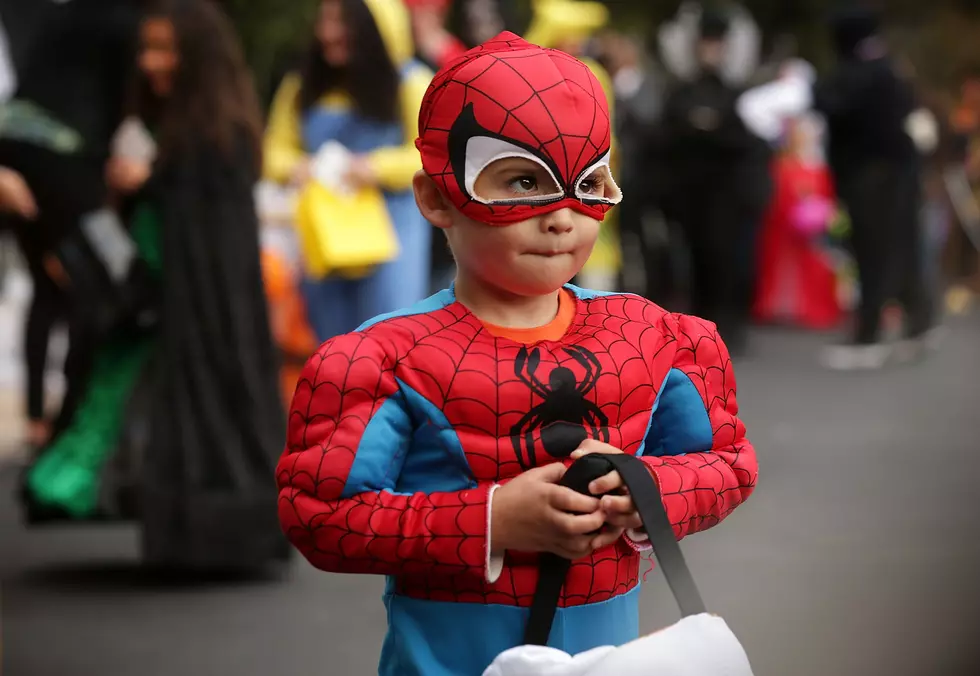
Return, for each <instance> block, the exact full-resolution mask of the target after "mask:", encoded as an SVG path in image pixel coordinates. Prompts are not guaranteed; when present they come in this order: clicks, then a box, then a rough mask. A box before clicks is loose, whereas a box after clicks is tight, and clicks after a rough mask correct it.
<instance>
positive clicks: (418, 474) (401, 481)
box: [395, 381, 476, 493]
mask: <svg viewBox="0 0 980 676" xmlns="http://www.w3.org/2000/svg"><path fill="white" fill-rule="evenodd" d="M398 385H399V387H400V388H401V391H402V393H403V394H404V397H405V401H406V403H407V404H408V410H409V411H410V412H411V413H410V415H411V417H412V419H413V420H414V421H415V432H414V436H413V437H412V442H411V448H412V453H411V454H410V455H409V456H408V458H406V460H405V462H404V464H403V465H402V468H401V475H400V476H399V477H398V483H397V485H396V486H395V490H397V491H398V492H400V493H415V492H419V491H420V492H424V493H439V492H449V491H461V490H464V489H467V488H475V487H476V480H475V479H474V478H473V473H472V471H471V470H470V466H469V463H468V462H467V461H466V454H465V453H464V452H463V445H462V444H461V443H460V441H459V436H458V435H457V434H456V430H454V429H453V428H452V426H451V425H450V424H449V420H447V419H446V414H445V413H443V412H442V411H441V410H440V409H439V408H438V407H436V406H435V405H434V404H433V403H432V402H430V401H429V400H428V399H426V398H425V397H423V396H422V395H421V394H419V393H418V392H416V391H415V390H413V389H412V388H410V387H409V386H408V385H406V384H405V383H403V382H401V381H399V383H398Z"/></svg>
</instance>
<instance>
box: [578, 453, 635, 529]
mask: <svg viewBox="0 0 980 676" xmlns="http://www.w3.org/2000/svg"><path fill="white" fill-rule="evenodd" d="M590 453H604V454H606V455H615V454H617V453H622V451H621V450H620V449H618V448H616V447H614V446H610V445H609V444H604V443H602V442H601V441H596V440H595V439H586V440H585V441H583V442H582V443H581V445H580V446H579V447H578V450H576V451H575V452H574V453H572V460H578V459H579V458H581V457H582V456H583V455H588V454H590ZM589 492H590V493H592V494H593V495H603V494H604V493H612V495H603V497H602V502H601V504H600V509H601V510H602V512H603V513H604V514H605V521H606V523H607V524H609V525H610V526H612V527H614V528H618V529H620V534H622V533H623V531H624V530H627V529H629V530H642V529H643V520H642V519H640V514H639V512H637V511H636V505H634V504H633V498H632V497H631V496H630V494H629V491H628V490H627V489H626V487H625V486H624V485H623V477H621V476H619V472H617V471H615V470H613V471H612V472H610V473H609V474H606V475H605V476H601V477H599V478H598V479H596V480H595V481H593V482H592V483H590V484H589Z"/></svg>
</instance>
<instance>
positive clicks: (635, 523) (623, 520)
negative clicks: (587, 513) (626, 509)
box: [606, 512, 643, 530]
mask: <svg viewBox="0 0 980 676" xmlns="http://www.w3.org/2000/svg"><path fill="white" fill-rule="evenodd" d="M606 523H608V524H609V525H610V526H616V527H617V528H629V529H630V530H639V529H640V528H643V519H641V518H640V515H639V513H637V512H631V513H629V514H612V515H609V514H607V515H606Z"/></svg>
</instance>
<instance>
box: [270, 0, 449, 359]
mask: <svg viewBox="0 0 980 676" xmlns="http://www.w3.org/2000/svg"><path fill="white" fill-rule="evenodd" d="M413 51H414V48H413V46H412V37H411V25H410V21H409V16H408V12H407V11H406V9H405V7H404V5H403V4H402V2H401V0H323V1H322V2H321V3H320V11H319V16H318V18H317V22H316V28H315V39H314V40H313V42H312V44H311V46H310V50H309V53H308V54H307V56H306V61H305V64H304V65H303V67H302V69H301V70H300V71H299V72H297V73H293V74H291V75H288V76H287V77H286V78H285V79H284V80H283V82H282V84H281V85H280V87H279V91H278V92H277V94H276V97H275V100H274V102H273V106H272V112H271V116H270V120H269V127H268V130H267V132H266V138H265V163H264V173H265V176H266V178H268V179H269V180H272V181H275V182H277V183H280V184H287V183H291V184H294V185H297V186H301V185H304V184H306V183H307V182H308V181H310V180H311V177H312V175H313V173H314V169H313V166H314V164H313V157H314V156H315V155H316V154H317V152H318V151H319V150H320V149H321V148H323V147H324V146H325V144H328V143H334V144H339V145H340V146H343V147H344V148H345V149H346V151H347V152H348V153H350V154H351V160H350V162H349V166H348V168H347V170H346V172H345V175H344V176H342V177H339V178H340V179H341V180H342V182H343V183H344V184H345V185H347V186H349V187H350V188H353V189H358V188H374V189H378V190H380V191H381V192H382V194H383V197H384V205H385V208H386V210H387V214H388V216H389V217H390V221H391V225H392V226H393V229H394V231H395V233H396V235H397V239H398V244H399V248H400V253H399V255H398V256H397V258H395V259H394V260H391V261H389V262H385V263H381V264H379V265H377V266H374V267H373V268H372V269H371V270H370V271H369V272H368V273H367V274H366V275H348V276H347V277H344V276H338V275H328V276H325V277H321V278H317V277H315V276H310V278H308V279H307V280H306V281H305V283H304V296H305V300H306V304H307V313H308V315H309V318H310V323H311V325H312V326H313V329H314V331H315V332H316V334H317V336H318V338H319V339H320V340H326V339H327V338H330V337H332V336H334V335H338V334H341V333H346V332H348V331H351V330H353V329H355V328H357V326H358V325H359V324H360V323H362V322H363V321H365V320H367V319H369V318H371V317H374V316H376V315H379V314H382V313H384V312H389V311H391V310H394V309H397V308H399V307H405V306H408V305H411V304H412V303H414V302H416V301H418V300H420V299H421V298H422V297H423V296H424V295H426V293H427V291H428V284H429V273H430V265H429V260H430V246H431V237H432V234H431V226H429V224H428V223H426V222H425V221H424V220H423V219H422V217H421V215H420V214H419V212H418V209H417V207H416V206H415V198H414V195H413V193H412V188H411V186H412V177H413V176H414V174H415V172H416V171H418V170H419V169H420V168H421V162H420V159H419V155H418V151H417V150H416V149H415V146H414V142H415V138H416V136H417V133H418V114H419V107H420V105H421V101H422V97H423V95H424V94H425V90H426V88H427V86H428V83H429V81H430V80H431V72H430V71H429V70H428V69H427V68H426V67H424V66H423V65H421V64H420V63H418V62H415V61H413V60H412V54H413Z"/></svg>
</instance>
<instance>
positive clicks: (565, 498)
mask: <svg viewBox="0 0 980 676" xmlns="http://www.w3.org/2000/svg"><path fill="white" fill-rule="evenodd" d="M550 504H551V506H552V507H553V508H554V509H557V510H558V511H560V512H572V513H575V514H591V513H592V512H595V511H598V509H599V500H598V498H594V497H592V496H591V495H583V494H582V493H579V492H578V491H573V490H572V489H571V488H568V487H566V486H556V487H555V489H553V490H552V492H551V500H550Z"/></svg>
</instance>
